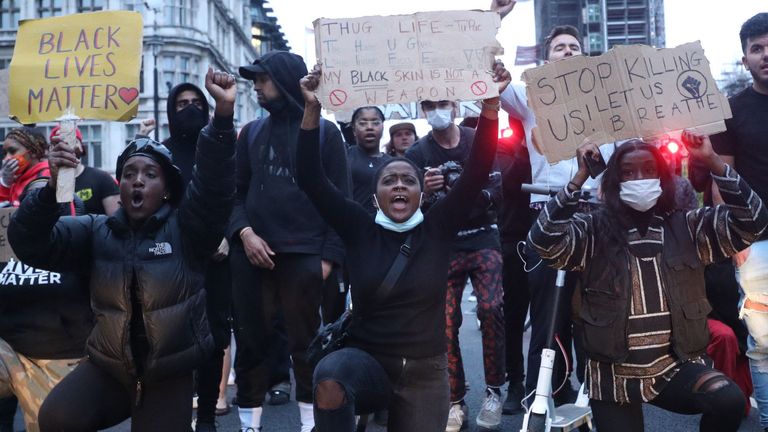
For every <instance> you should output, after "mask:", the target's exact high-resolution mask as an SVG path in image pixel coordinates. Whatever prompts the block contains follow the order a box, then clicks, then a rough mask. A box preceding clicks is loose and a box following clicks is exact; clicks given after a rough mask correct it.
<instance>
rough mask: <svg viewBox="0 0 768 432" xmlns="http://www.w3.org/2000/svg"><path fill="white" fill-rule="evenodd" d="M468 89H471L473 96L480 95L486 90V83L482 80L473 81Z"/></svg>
mask: <svg viewBox="0 0 768 432" xmlns="http://www.w3.org/2000/svg"><path fill="white" fill-rule="evenodd" d="M469 89H470V90H472V93H474V94H475V96H482V95H484V94H486V93H487V92H488V84H486V83H484V82H483V81H475V82H473V83H472V85H471V86H469Z"/></svg>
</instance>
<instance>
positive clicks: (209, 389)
mask: <svg viewBox="0 0 768 432" xmlns="http://www.w3.org/2000/svg"><path fill="white" fill-rule="evenodd" d="M205 290H206V299H207V308H206V313H207V315H208V323H209V324H210V326H211V333H212V334H213V339H214V341H215V343H216V348H215V350H214V352H213V355H212V356H211V357H210V359H208V361H206V362H205V363H203V364H202V365H201V366H200V367H199V368H198V369H197V371H196V374H197V396H198V398H197V420H198V421H203V422H213V421H214V419H215V417H216V401H217V400H218V398H219V383H220V382H221V368H222V366H223V365H224V350H225V349H226V348H227V346H228V345H229V340H230V335H231V326H230V308H231V304H232V278H231V277H230V264H229V259H225V260H223V261H220V262H215V261H211V262H210V263H209V265H208V269H207V270H206V273H205Z"/></svg>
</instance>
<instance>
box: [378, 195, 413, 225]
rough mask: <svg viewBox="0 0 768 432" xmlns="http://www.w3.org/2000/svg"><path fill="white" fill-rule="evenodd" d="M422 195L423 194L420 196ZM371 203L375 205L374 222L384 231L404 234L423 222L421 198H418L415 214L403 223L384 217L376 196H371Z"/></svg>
mask: <svg viewBox="0 0 768 432" xmlns="http://www.w3.org/2000/svg"><path fill="white" fill-rule="evenodd" d="M422 195H423V194H422ZM373 201H374V202H375V203H376V209H377V210H376V219H375V220H374V222H376V223H377V224H378V225H379V226H381V227H382V228H384V229H388V230H390V231H395V232H405V231H409V230H412V229H414V228H416V226H418V225H419V224H420V223H422V222H424V213H422V212H421V198H419V207H418V208H417V209H416V212H415V213H414V214H413V215H411V217H410V218H408V220H407V221H405V222H395V221H393V220H392V219H390V218H389V216H387V215H385V214H384V212H383V211H381V208H380V207H379V200H377V199H376V195H375V194H374V195H373Z"/></svg>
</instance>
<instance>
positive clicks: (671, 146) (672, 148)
mask: <svg viewBox="0 0 768 432" xmlns="http://www.w3.org/2000/svg"><path fill="white" fill-rule="evenodd" d="M667 150H669V152H670V153H672V154H676V153H677V152H678V151H680V144H678V143H677V141H670V142H668V143H667Z"/></svg>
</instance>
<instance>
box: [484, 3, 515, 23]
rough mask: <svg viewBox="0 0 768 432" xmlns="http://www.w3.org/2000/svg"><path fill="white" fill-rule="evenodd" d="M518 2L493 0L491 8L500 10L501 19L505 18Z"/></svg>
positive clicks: (495, 10) (496, 10)
mask: <svg viewBox="0 0 768 432" xmlns="http://www.w3.org/2000/svg"><path fill="white" fill-rule="evenodd" d="M516 3H517V2H516V1H515V0H491V7H490V8H489V9H490V10H492V11H494V12H498V14H499V15H501V19H504V17H505V16H507V15H509V13H510V12H512V9H514V7H515V4H516Z"/></svg>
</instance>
